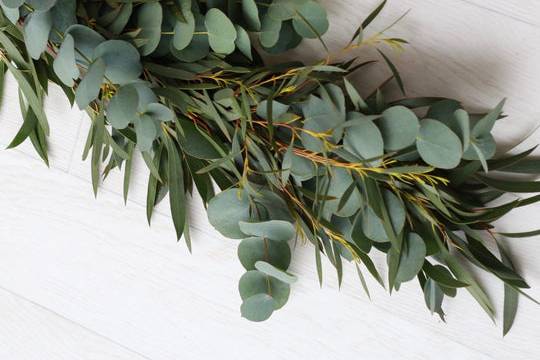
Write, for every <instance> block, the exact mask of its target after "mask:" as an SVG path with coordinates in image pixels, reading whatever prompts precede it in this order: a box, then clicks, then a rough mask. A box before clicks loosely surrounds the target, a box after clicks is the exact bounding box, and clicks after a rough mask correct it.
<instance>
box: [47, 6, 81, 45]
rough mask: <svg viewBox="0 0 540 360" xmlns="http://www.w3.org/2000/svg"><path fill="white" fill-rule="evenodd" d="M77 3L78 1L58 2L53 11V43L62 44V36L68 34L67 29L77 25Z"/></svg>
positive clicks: (51, 36) (51, 35)
mask: <svg viewBox="0 0 540 360" xmlns="http://www.w3.org/2000/svg"><path fill="white" fill-rule="evenodd" d="M76 12H77V1H76V0H58V1H57V2H56V4H55V5H54V7H53V8H52V9H51V16H52V22H53V29H54V31H51V34H50V39H51V40H52V41H53V42H56V43H60V42H62V38H61V37H60V35H59V34H58V33H60V34H63V33H65V32H66V29H67V28H68V27H70V26H71V25H73V24H76V23H77V16H76V15H75V14H76Z"/></svg>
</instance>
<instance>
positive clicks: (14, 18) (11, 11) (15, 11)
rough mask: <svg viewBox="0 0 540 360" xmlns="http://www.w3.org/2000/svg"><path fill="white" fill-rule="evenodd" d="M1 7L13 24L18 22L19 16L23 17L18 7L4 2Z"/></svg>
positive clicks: (0, 4)
mask: <svg viewBox="0 0 540 360" xmlns="http://www.w3.org/2000/svg"><path fill="white" fill-rule="evenodd" d="M0 8H1V9H2V11H3V12H4V15H5V16H6V17H7V18H8V20H9V21H11V22H12V23H13V24H17V22H18V21H19V18H20V17H21V14H20V12H19V8H18V7H13V8H10V7H7V6H6V5H4V4H3V3H0Z"/></svg>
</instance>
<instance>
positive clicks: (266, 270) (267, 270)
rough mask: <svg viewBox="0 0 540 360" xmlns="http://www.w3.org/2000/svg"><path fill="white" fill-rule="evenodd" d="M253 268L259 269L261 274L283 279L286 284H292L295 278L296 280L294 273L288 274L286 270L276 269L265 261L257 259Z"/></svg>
mask: <svg viewBox="0 0 540 360" xmlns="http://www.w3.org/2000/svg"><path fill="white" fill-rule="evenodd" d="M255 269H257V270H259V271H260V272H262V273H263V274H266V275H268V276H271V277H273V278H276V279H278V280H279V281H283V282H284V283H286V284H294V283H295V282H296V280H298V279H297V277H296V276H295V275H292V274H289V273H288V272H286V271H283V270H281V269H278V268H277V267H275V266H274V265H272V264H269V263H267V262H265V261H257V262H256V263H255Z"/></svg>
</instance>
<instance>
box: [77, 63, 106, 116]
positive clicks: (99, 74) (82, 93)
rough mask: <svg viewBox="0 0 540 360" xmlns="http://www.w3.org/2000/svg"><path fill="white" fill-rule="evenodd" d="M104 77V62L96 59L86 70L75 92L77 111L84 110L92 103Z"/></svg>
mask: <svg viewBox="0 0 540 360" xmlns="http://www.w3.org/2000/svg"><path fill="white" fill-rule="evenodd" d="M104 76H105V62H104V61H103V60H101V59H97V60H96V61H94V62H93V63H92V64H90V67H89V68H88V71H87V72H86V74H85V75H84V78H83V79H82V81H81V82H80V83H79V86H78V87H77V91H76V92H75V101H76V102H77V105H78V106H79V109H81V110H83V109H85V108H86V107H87V106H88V105H89V104H90V103H91V102H92V101H94V100H95V99H96V98H97V97H98V95H99V90H100V89H101V84H102V83H103V77H104Z"/></svg>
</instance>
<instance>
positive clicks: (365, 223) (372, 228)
mask: <svg viewBox="0 0 540 360" xmlns="http://www.w3.org/2000/svg"><path fill="white" fill-rule="evenodd" d="M383 199H384V205H385V207H386V211H387V212H388V216H389V218H390V222H391V223H392V228H393V229H394V233H395V234H399V233H400V232H401V230H403V226H404V225H405V220H406V213H405V207H404V206H403V203H402V202H401V200H400V199H399V198H398V197H397V196H396V195H395V194H394V193H393V192H392V191H390V190H385V191H384V192H383ZM362 230H363V231H364V234H365V235H366V236H367V237H368V238H369V239H370V240H373V241H375V242H387V241H388V235H387V234H386V231H385V229H384V225H383V220H382V219H381V218H379V217H378V216H377V214H376V213H375V211H373V209H371V207H366V208H365V211H364V215H363V217H362Z"/></svg>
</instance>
